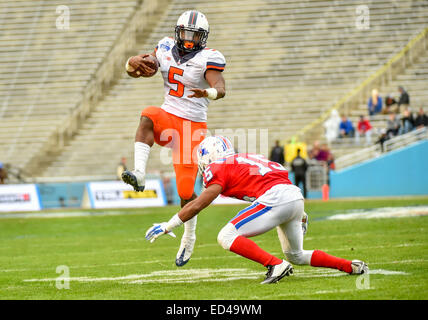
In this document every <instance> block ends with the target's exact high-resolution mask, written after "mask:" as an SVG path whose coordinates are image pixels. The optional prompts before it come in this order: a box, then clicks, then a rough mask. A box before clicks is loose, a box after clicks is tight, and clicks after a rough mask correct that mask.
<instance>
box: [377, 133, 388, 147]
mask: <svg viewBox="0 0 428 320" xmlns="http://www.w3.org/2000/svg"><path fill="white" fill-rule="evenodd" d="M386 140H388V135H387V134H386V129H382V131H381V133H380V135H379V137H378V139H377V140H376V142H375V143H379V144H380V149H381V151H382V152H383V144H384V142H385V141H386Z"/></svg>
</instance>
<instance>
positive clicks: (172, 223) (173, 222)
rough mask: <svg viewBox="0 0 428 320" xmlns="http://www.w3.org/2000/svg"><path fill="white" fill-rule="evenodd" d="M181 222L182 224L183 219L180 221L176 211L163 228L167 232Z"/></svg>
mask: <svg viewBox="0 0 428 320" xmlns="http://www.w3.org/2000/svg"><path fill="white" fill-rule="evenodd" d="M182 224H183V221H181V219H180V218H179V217H178V213H177V214H175V215H174V216H173V217H172V218H171V219H170V220H169V221H168V222H167V223H166V226H165V230H166V231H168V232H169V231H171V230H172V229H174V228H177V227H178V226H181V225H182Z"/></svg>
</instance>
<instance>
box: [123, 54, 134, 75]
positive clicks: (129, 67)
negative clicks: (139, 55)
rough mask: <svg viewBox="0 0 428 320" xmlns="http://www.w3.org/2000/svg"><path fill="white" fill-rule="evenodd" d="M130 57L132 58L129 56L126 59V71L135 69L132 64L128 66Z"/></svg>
mask: <svg viewBox="0 0 428 320" xmlns="http://www.w3.org/2000/svg"><path fill="white" fill-rule="evenodd" d="M131 58H132V57H130V58H129V59H128V60H126V65H125V69H126V71H128V72H134V71H135V69H134V68H133V67H132V66H130V65H129V60H131Z"/></svg>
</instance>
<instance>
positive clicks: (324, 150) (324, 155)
mask: <svg viewBox="0 0 428 320" xmlns="http://www.w3.org/2000/svg"><path fill="white" fill-rule="evenodd" d="M329 154H330V149H329V147H328V145H327V143H323V144H322V145H321V148H320V151H319V152H318V154H317V156H316V157H315V159H316V160H318V161H324V162H325V161H327V159H328V156H329Z"/></svg>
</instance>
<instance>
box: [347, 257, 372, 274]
mask: <svg viewBox="0 0 428 320" xmlns="http://www.w3.org/2000/svg"><path fill="white" fill-rule="evenodd" d="M351 267H352V272H351V274H367V273H368V272H369V267H368V265H367V264H366V263H365V262H363V261H361V260H352V262H351Z"/></svg>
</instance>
